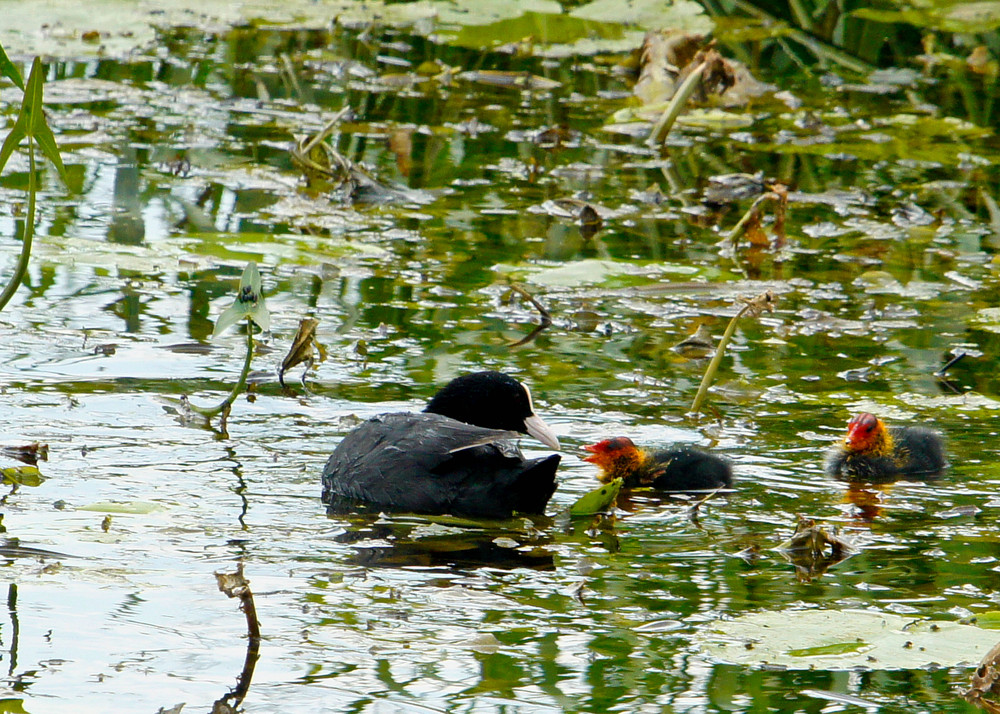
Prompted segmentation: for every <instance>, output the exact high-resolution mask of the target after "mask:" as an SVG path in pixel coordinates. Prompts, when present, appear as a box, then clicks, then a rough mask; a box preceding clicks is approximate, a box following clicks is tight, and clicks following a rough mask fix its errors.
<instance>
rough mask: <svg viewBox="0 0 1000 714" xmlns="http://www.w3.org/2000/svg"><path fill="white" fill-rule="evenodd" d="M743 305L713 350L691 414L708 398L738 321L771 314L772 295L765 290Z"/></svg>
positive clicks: (746, 300) (745, 300)
mask: <svg viewBox="0 0 1000 714" xmlns="http://www.w3.org/2000/svg"><path fill="white" fill-rule="evenodd" d="M743 300H744V303H745V304H744V305H743V307H742V308H740V311H739V312H738V313H736V316H735V317H734V318H733V319H732V320H730V321H729V325H728V326H727V327H726V331H725V333H724V334H723V335H722V339H721V340H719V346H718V347H716V349H715V355H714V356H713V357H712V361H711V362H709V363H708V367H707V368H706V369H705V376H704V377H702V379H701V386H699V387H698V394H696V395H695V398H694V402H693V403H692V404H691V414H698V413H699V411H700V410H701V405H702V404H703V403H704V402H705V397H706V396H708V388H709V387H711V386H712V381H713V380H714V379H715V373H716V372H718V371H719V364H721V362H722V356H723V355H724V354H725V353H726V347H727V346H728V345H729V341H730V340H732V339H733V333H735V332H736V323H737V322H739V321H740V318H741V317H743V316H744V315H746V314H747V313H749V314H750V315H751V316H752V317H758V316H759V315H760V314H761V313H763V312H765V311H767V312H773V311H774V293H772V292H771V291H770V290H767V291H765V292H763V293H761V294H760V295H758V296H757V297H755V298H753V299H746V298H744V299H743Z"/></svg>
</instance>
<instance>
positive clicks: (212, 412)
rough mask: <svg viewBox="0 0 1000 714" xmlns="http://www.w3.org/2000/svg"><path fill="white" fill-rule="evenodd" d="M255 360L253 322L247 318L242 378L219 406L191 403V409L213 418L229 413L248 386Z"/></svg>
mask: <svg viewBox="0 0 1000 714" xmlns="http://www.w3.org/2000/svg"><path fill="white" fill-rule="evenodd" d="M252 361H253V322H252V321H251V320H250V319H249V318H247V356H246V358H245V359H244V360H243V371H241V372H240V379H239V381H238V382H236V386H234V387H233V389H232V391H231V392H229V395H228V396H227V397H226V398H225V399H223V400H222V402H220V403H219V404H218V405H217V406H214V407H199V406H197V405H195V404H191V405H190V406H191V410H192V411H194V412H197V413H198V414H201V415H202V416H204V417H207V418H209V419H211V418H212V417H214V416H216V415H217V414H222V413H226V414H228V413H229V409H230V408H231V407H232V406H233V402H235V401H236V397H238V396H239V395H240V392H242V391H243V388H244V387H246V386H247V376H248V375H249V374H250V363H251V362H252Z"/></svg>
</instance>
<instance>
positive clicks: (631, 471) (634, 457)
mask: <svg viewBox="0 0 1000 714" xmlns="http://www.w3.org/2000/svg"><path fill="white" fill-rule="evenodd" d="M583 448H584V449H586V450H587V451H589V452H590V453H591V455H590V456H588V457H587V458H585V459H584V461H589V462H590V463H592V464H597V465H598V466H599V467H600V468H601V473H600V474H599V475H598V478H599V479H600V480H601V481H602V482H603V483H608V482H609V481H613V480H614V479H616V478H622V479H624V480H625V488H636V487H639V486H648V487H651V488H655V489H658V490H660V491H708V490H712V489H716V488H725V487H728V486H731V485H732V483H733V469H732V467H731V466H730V465H729V462H728V461H726V460H725V459H723V458H721V457H719V456H716V455H714V454H709V453H706V452H704V451H701V450H700V449H695V448H693V447H690V446H682V447H679V448H673V449H667V450H665V451H655V452H653V453H648V452H646V451H644V450H643V449H640V448H639V447H637V446H636V445H635V444H634V443H633V442H632V440H631V439H629V438H627V437H624V436H619V437H616V438H614V439H605V440H604V441H599V442H597V443H596V444H591V445H589V446H585V447H583Z"/></svg>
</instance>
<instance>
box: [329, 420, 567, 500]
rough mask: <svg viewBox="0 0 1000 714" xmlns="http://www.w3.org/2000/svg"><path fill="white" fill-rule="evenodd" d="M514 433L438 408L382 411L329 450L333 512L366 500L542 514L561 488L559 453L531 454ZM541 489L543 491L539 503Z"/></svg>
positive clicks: (330, 494)
mask: <svg viewBox="0 0 1000 714" xmlns="http://www.w3.org/2000/svg"><path fill="white" fill-rule="evenodd" d="M512 436H514V435H513V434H512V432H507V431H497V430H493V429H483V428H481V427H477V426H471V425H469V424H465V423H462V422H459V421H455V420H454V419H449V418H447V417H443V416H439V415H437V414H427V413H421V414H409V413H400V414H383V415H380V416H377V417H375V418H373V419H369V420H368V421H366V422H364V423H363V424H362V425H361V426H359V427H358V428H357V429H355V430H354V431H352V432H351V433H350V434H348V435H347V436H346V437H344V440H343V441H341V442H340V444H339V445H338V446H337V448H336V449H335V450H334V452H333V454H332V455H331V456H330V458H329V460H328V461H327V463H326V467H325V468H324V469H323V502H324V503H327V504H328V505H329V506H330V508H331V510H343V509H345V508H352V507H353V506H356V505H358V504H366V505H369V506H372V507H376V508H379V509H385V510H398V511H412V512H417V513H439V514H440V513H452V514H457V515H487V516H501V517H502V516H509V515H510V514H511V513H512V512H513V511H525V512H533V513H540V512H542V510H544V507H545V503H547V502H548V499H549V498H550V497H551V495H552V492H553V491H554V490H555V467H556V466H557V465H558V462H559V457H558V456H555V457H548V458H547V459H535V460H531V461H528V460H525V459H524V456H523V455H522V454H521V452H520V450H519V449H518V448H517V446H516V445H515V444H513V443H512V442H511V441H509V439H510V438H511V437H512ZM553 459H554V461H553ZM542 462H545V463H546V464H548V466H547V467H546V469H540V464H541V463H542ZM546 471H547V472H546ZM531 480H535V481H537V483H535V484H531V485H529V483H528V482H529V481H531ZM539 493H544V494H545V495H544V499H543V500H542V501H541V507H540V508H539V507H538V505H537V502H538V501H539V499H540V498H541V497H540V496H538V495H537V494H539ZM525 504H527V507H525ZM529 508H533V509H535V510H528V509H529Z"/></svg>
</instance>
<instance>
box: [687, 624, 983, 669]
mask: <svg viewBox="0 0 1000 714" xmlns="http://www.w3.org/2000/svg"><path fill="white" fill-rule="evenodd" d="M996 640H997V635H996V632H993V631H990V630H984V629H980V628H978V627H972V626H970V625H960V624H958V623H956V622H950V621H937V620H933V621H932V620H926V619H919V618H913V617H903V616H902V615H896V614H892V613H881V612H871V611H868V610H802V611H797V612H774V611H769V612H757V613H751V614H748V615H743V616H741V617H737V618H735V619H732V620H716V621H715V622H713V623H711V624H710V625H708V626H707V627H706V628H705V629H704V630H702V631H701V632H700V633H699V634H698V635H697V636H696V638H695V641H696V642H697V644H698V645H699V646H700V648H701V651H702V652H703V653H705V654H707V655H709V656H710V657H712V658H715V659H718V660H722V661H725V662H732V663H735V664H748V665H779V666H783V667H788V668H790V669H831V670H843V669H859V668H861V669H882V670H886V669H918V668H922V667H930V666H941V667H952V666H956V665H960V664H967V665H968V666H970V667H971V666H974V665H975V663H976V662H978V661H979V660H980V659H981V658H982V657H983V656H984V655H985V654H986V653H987V652H989V650H990V648H992V647H993V645H994V644H996Z"/></svg>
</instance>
